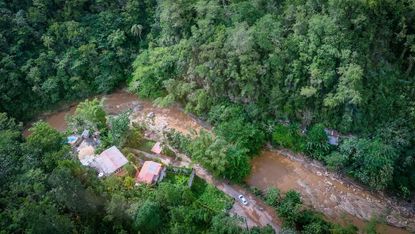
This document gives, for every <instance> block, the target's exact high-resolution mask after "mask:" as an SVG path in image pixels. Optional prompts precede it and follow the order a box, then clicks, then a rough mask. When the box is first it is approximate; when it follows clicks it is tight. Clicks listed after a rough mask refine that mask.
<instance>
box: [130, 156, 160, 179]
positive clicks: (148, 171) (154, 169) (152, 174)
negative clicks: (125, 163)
mask: <svg viewBox="0 0 415 234" xmlns="http://www.w3.org/2000/svg"><path fill="white" fill-rule="evenodd" d="M161 171H162V165H161V164H160V163H156V162H153V161H146V162H144V165H143V167H142V168H141V170H140V172H137V175H136V181H137V182H138V183H147V184H152V183H154V182H156V181H155V180H156V178H157V177H158V176H159V175H160V173H161Z"/></svg>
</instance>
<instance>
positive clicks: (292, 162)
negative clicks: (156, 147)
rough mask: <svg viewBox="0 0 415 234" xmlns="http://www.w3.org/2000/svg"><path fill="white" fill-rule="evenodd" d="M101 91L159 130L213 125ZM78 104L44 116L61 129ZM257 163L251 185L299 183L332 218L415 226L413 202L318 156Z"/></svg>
mask: <svg viewBox="0 0 415 234" xmlns="http://www.w3.org/2000/svg"><path fill="white" fill-rule="evenodd" d="M101 97H102V98H104V106H105V110H106V111H107V113H108V114H117V113H120V112H122V111H125V110H129V109H131V110H133V114H132V116H131V118H132V120H134V121H144V120H145V121H149V120H148V119H149V118H148V117H149V116H148V115H151V116H153V117H152V118H150V119H152V120H151V121H150V122H151V123H149V124H150V125H151V126H152V127H153V128H154V130H155V132H159V133H160V134H161V133H162V132H163V131H164V130H166V129H168V128H173V129H176V130H178V131H180V132H182V133H188V132H189V131H192V130H194V131H196V132H197V131H199V130H200V129H202V128H206V127H208V126H206V125H205V124H204V123H203V122H201V121H199V120H197V119H196V118H193V117H192V116H191V115H188V114H185V113H184V112H183V111H182V109H181V108H180V107H178V106H173V107H169V108H159V107H156V106H153V105H152V103H151V102H149V101H145V100H140V99H138V98H137V97H136V96H135V95H132V94H130V93H127V92H125V91H117V92H115V93H112V94H109V95H105V96H101ZM74 108H75V107H74V106H72V107H70V108H67V109H66V110H63V111H59V112H57V113H54V114H52V115H47V116H44V117H42V119H44V120H45V121H47V122H48V123H49V124H51V125H52V126H53V127H55V128H56V129H58V130H64V129H65V128H66V123H65V118H64V117H65V115H66V114H68V113H73V111H74ZM150 113H152V114H150ZM252 165H253V167H252V174H251V176H250V177H249V178H247V181H246V182H247V184H248V185H250V186H255V187H258V188H261V189H266V188H268V187H270V186H275V187H277V188H279V189H281V190H282V191H287V190H289V189H295V190H297V191H299V192H300V193H301V195H302V197H303V200H304V202H305V204H307V205H309V206H311V207H313V208H315V209H316V210H318V211H321V212H322V213H324V214H325V215H326V216H327V218H328V219H330V220H334V221H337V222H340V223H347V222H353V223H354V224H355V225H356V226H358V227H359V228H363V227H364V226H365V224H366V222H367V221H368V220H369V219H370V218H371V217H372V216H373V215H378V216H383V217H384V219H385V221H386V222H387V223H388V224H390V225H393V226H395V227H392V226H389V225H379V232H380V233H408V231H405V230H403V229H400V228H396V227H406V228H408V229H410V230H412V231H415V215H414V214H415V211H414V204H405V203H398V202H396V201H395V200H394V199H393V198H390V197H387V196H384V195H383V194H380V193H372V192H370V191H369V190H368V189H366V188H364V187H361V186H359V185H358V184H356V183H353V182H351V181H350V180H348V179H347V178H342V177H341V176H339V175H337V174H335V173H332V172H328V171H327V170H326V169H325V168H324V167H323V166H321V165H320V164H319V163H318V162H315V161H311V160H308V159H306V158H304V157H302V156H301V155H295V154H292V153H290V152H289V151H287V150H279V151H275V150H264V151H263V152H262V154H261V155H259V156H258V157H256V158H255V159H254V160H253V162H252Z"/></svg>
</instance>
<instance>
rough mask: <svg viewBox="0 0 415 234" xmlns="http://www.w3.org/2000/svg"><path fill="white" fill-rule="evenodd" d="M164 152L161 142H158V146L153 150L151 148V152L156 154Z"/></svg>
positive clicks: (154, 146)
mask: <svg viewBox="0 0 415 234" xmlns="http://www.w3.org/2000/svg"><path fill="white" fill-rule="evenodd" d="M162 150H163V149H162V148H161V144H160V142H157V143H156V144H154V145H153V148H151V152H153V153H155V154H160V153H161V151H162Z"/></svg>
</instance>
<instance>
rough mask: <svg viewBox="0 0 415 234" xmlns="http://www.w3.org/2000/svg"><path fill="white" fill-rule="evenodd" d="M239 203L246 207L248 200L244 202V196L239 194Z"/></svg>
mask: <svg viewBox="0 0 415 234" xmlns="http://www.w3.org/2000/svg"><path fill="white" fill-rule="evenodd" d="M238 199H239V201H240V202H241V203H242V204H243V205H245V206H246V205H248V200H246V198H245V197H244V195H242V194H240V195H239V196H238Z"/></svg>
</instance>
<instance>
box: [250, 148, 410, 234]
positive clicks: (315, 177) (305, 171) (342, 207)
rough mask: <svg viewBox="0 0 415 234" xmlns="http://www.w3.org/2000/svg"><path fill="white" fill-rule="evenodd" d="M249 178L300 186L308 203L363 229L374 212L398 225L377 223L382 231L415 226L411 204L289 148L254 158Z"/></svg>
mask: <svg viewBox="0 0 415 234" xmlns="http://www.w3.org/2000/svg"><path fill="white" fill-rule="evenodd" d="M246 182H247V183H248V184H249V185H250V186H255V187H257V188H260V189H262V190H265V189H267V188H268V187H271V186H274V187H277V188H279V189H280V190H282V191H283V192H287V191H288V190H290V189H294V190H297V191H299V192H300V193H301V195H302V198H303V200H304V203H305V204H306V205H307V206H310V207H313V208H314V209H316V210H317V211H320V212H322V213H324V214H325V216H326V217H327V218H328V219H329V220H332V221H335V222H337V223H349V222H352V223H353V224H354V225H356V226H357V227H359V229H362V228H364V226H365V225H366V222H365V221H367V220H370V218H371V217H372V216H374V215H375V216H377V217H381V219H382V217H383V219H384V221H385V222H386V223H388V224H390V225H393V226H395V227H392V226H388V225H383V224H381V225H378V231H379V233H409V232H408V231H406V230H404V229H401V228H396V227H406V228H408V229H409V230H415V215H414V211H413V210H411V209H410V208H407V207H410V206H411V205H410V204H406V206H403V205H401V204H399V203H398V202H397V201H396V200H394V199H392V198H389V197H386V196H384V195H382V194H380V193H374V192H370V191H369V190H367V189H366V188H364V187H361V186H359V185H358V184H356V183H354V182H351V181H349V180H345V179H344V178H341V177H340V176H339V175H337V174H335V173H333V172H329V171H327V170H326V169H325V167H324V166H322V165H321V164H320V163H319V162H316V161H312V160H309V159H307V158H304V157H303V156H300V155H295V154H292V153H291V152H289V151H287V150H275V151H274V150H273V151H271V150H266V151H263V152H262V153H261V154H260V155H259V156H258V157H256V158H255V159H253V161H252V172H251V175H250V176H249V177H248V178H247V181H246ZM412 206H413V205H412ZM412 209H413V207H412Z"/></svg>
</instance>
